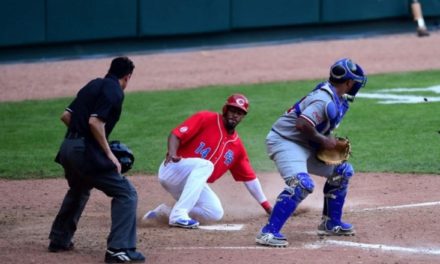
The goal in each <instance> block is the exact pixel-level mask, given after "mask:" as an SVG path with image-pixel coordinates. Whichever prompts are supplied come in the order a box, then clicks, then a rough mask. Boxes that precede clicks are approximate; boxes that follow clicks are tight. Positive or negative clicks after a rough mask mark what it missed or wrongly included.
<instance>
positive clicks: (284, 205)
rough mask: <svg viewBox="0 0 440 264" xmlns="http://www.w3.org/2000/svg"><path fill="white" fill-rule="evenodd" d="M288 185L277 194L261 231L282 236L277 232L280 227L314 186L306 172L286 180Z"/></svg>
mask: <svg viewBox="0 0 440 264" xmlns="http://www.w3.org/2000/svg"><path fill="white" fill-rule="evenodd" d="M288 185H289V186H288V187H286V188H285V189H284V190H283V191H282V192H281V193H280V194H279V195H278V198H277V201H276V203H275V206H274V208H273V210H272V214H271V215H270V217H269V221H268V223H267V224H266V225H265V226H264V227H263V229H262V230H261V232H262V233H271V234H274V235H275V236H276V237H280V238H283V235H282V234H280V233H279V232H280V230H281V228H282V227H283V225H284V224H285V223H286V221H287V219H288V218H289V217H290V216H291V215H292V214H293V212H294V211H295V209H296V207H297V206H298V205H299V203H301V201H302V200H304V198H306V197H307V195H309V194H310V193H312V192H313V189H314V187H315V185H314V183H313V181H312V179H311V178H310V176H309V174H307V173H298V175H296V176H295V177H293V178H292V179H291V180H290V181H289V182H288ZM284 239H285V238H284Z"/></svg>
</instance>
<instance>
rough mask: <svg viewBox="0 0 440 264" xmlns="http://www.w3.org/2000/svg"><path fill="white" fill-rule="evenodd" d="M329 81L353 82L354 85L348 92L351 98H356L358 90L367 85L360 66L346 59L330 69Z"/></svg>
mask: <svg viewBox="0 0 440 264" xmlns="http://www.w3.org/2000/svg"><path fill="white" fill-rule="evenodd" d="M330 79H331V80H335V81H345V80H353V81H355V82H356V83H355V84H354V85H353V88H351V90H350V91H349V92H348V94H349V95H351V96H356V94H357V92H358V91H359V89H361V88H362V87H364V86H365V84H366V83H367V76H365V73H364V70H362V68H361V66H359V65H358V64H356V63H354V62H353V61H352V60H350V59H348V58H344V59H340V60H338V61H337V62H335V63H334V64H333V65H332V66H331V67H330Z"/></svg>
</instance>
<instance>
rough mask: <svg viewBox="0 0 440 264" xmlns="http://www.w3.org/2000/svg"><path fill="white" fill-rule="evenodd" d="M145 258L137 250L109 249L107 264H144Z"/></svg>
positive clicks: (106, 253)
mask: <svg viewBox="0 0 440 264" xmlns="http://www.w3.org/2000/svg"><path fill="white" fill-rule="evenodd" d="M143 262H145V257H144V255H143V254H142V253H140V252H137V251H135V249H112V248H109V249H107V252H105V263H143Z"/></svg>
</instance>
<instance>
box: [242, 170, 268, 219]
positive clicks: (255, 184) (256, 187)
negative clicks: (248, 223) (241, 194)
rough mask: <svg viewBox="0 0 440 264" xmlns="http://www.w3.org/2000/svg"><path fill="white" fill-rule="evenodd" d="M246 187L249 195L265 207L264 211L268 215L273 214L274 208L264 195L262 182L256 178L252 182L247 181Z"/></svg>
mask: <svg viewBox="0 0 440 264" xmlns="http://www.w3.org/2000/svg"><path fill="white" fill-rule="evenodd" d="M244 185H245V186H246V188H247V190H248V191H249V193H250V194H251V195H252V196H253V197H254V198H255V200H257V202H258V203H259V204H260V205H261V207H263V209H264V211H266V213H267V214H271V213H272V206H271V205H270V203H269V201H268V200H267V198H266V195H264V192H263V188H261V184H260V181H259V180H258V178H255V179H253V180H250V181H245V182H244Z"/></svg>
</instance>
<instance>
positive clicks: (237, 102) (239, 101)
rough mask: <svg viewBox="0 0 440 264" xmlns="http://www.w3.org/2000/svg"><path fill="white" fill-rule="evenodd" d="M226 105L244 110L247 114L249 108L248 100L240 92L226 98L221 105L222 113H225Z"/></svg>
mask: <svg viewBox="0 0 440 264" xmlns="http://www.w3.org/2000/svg"><path fill="white" fill-rule="evenodd" d="M228 106H233V107H236V108H238V109H241V110H243V111H244V113H245V114H247V112H248V108H249V100H248V99H247V98H246V96H244V95H242V94H233V95H231V96H229V97H228V99H226V102H225V105H224V106H223V114H225V113H226V111H227V107H228Z"/></svg>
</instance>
